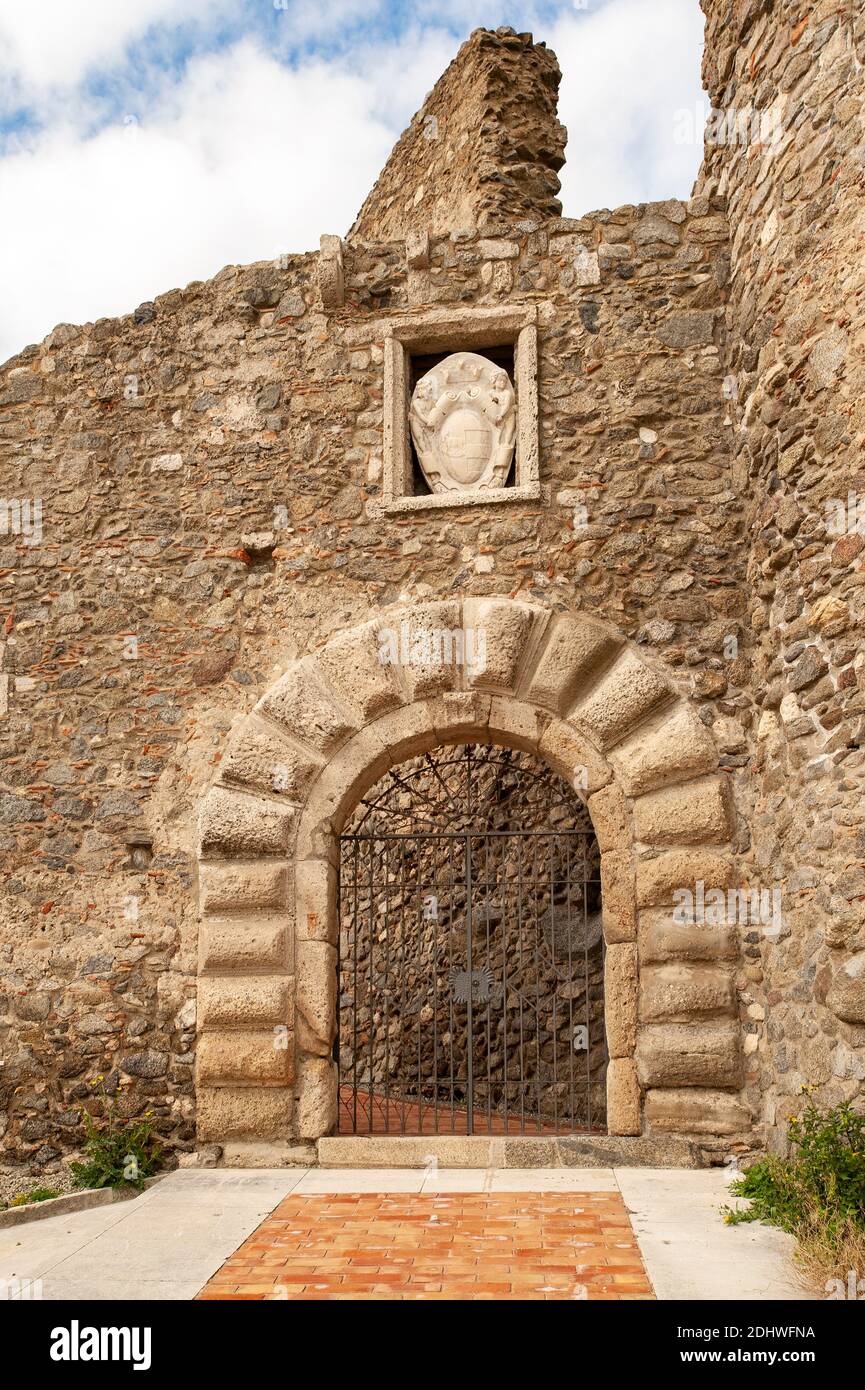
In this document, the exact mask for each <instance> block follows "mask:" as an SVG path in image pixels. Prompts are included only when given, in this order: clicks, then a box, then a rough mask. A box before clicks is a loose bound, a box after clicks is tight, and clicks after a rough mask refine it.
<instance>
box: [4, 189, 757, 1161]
mask: <svg viewBox="0 0 865 1390" xmlns="http://www.w3.org/2000/svg"><path fill="white" fill-rule="evenodd" d="M720 206H721V205H720V204H719V203H718V202H717V200H712V199H710V198H707V197H701V198H697V199H695V200H694V201H693V202H692V203H691V204H683V203H678V202H673V201H671V202H668V203H663V204H657V205H650V206H639V207H626V208H623V209H619V210H618V211H616V212H602V213H598V214H595V215H593V216H591V217H586V218H584V219H581V220H562V219H554V220H552V221H547V222H545V223H543V224H531V223H528V222H526V223H521V224H520V225H518V226H509V227H506V228H498V229H496V228H492V229H490V228H486V229H484V230H483V231H482V232H481V233H478V232H474V231H472V230H470V229H464V230H463V229H456V230H454V231H453V232H452V233H451V234H450V235H448V236H440V237H437V238H433V240H432V241H431V243H430V248H429V264H428V265H424V264H418V260H417V257H413V261H414V263H413V264H411V265H410V264H409V263H408V260H407V254H406V247H405V245H404V243H402V242H389V243H383V244H375V243H368V242H355V243H353V244H349V245H347V247H346V251H345V263H346V291H345V303H344V305H343V306H342V307H340V308H337V309H328V310H325V309H324V308H323V306H322V300H321V294H320V289H319V285H318V275H317V272H318V263H319V257H318V256H316V255H307V256H297V257H288V258H286V259H285V260H284V261H282V262H280V263H279V264H278V265H272V264H260V265H255V266H251V267H246V268H243V269H239V268H236V267H228V268H226V269H225V270H224V271H223V272H221V273H220V275H218V276H217V277H216V278H215V279H214V280H213V281H211V282H208V283H207V284H202V283H195V284H193V285H190V286H188V287H187V288H186V289H185V290H176V291H172V292H171V293H169V294H167V295H163V296H161V297H160V298H159V299H157V300H155V301H154V302H153V303H152V304H145V305H142V306H140V307H139V309H137V310H136V311H135V313H134V314H132V315H129V316H127V317H125V318H122V319H117V320H104V321H100V322H98V323H95V324H90V325H85V326H83V327H81V328H76V327H71V326H69V325H62V326H60V327H59V328H57V329H55V331H54V332H53V333H52V334H51V335H49V337H48V339H46V341H45V342H44V343H42V344H40V345H37V346H34V347H30V348H27V349H26V350H25V351H24V352H23V353H21V354H20V355H19V356H18V357H16V358H13V359H12V360H11V361H10V362H8V363H6V364H5V366H4V367H3V368H2V370H0V460H2V479H3V483H2V490H3V492H4V493H5V494H6V495H8V496H12V497H15V496H21V497H34V496H36V497H39V498H41V500H42V509H43V523H42V524H43V536H42V540H41V544H39V545H34V546H28V545H26V544H24V543H23V539H22V538H21V537H20V536H18V537H16V536H7V537H6V538H5V539H4V541H3V544H2V548H0V580H2V584H3V608H2V614H3V621H4V623H5V628H4V638H5V643H4V656H3V667H2V671H3V673H4V675H5V676H6V677H7V678H8V680H6V681H4V685H8V692H9V705H8V713H7V714H6V715H5V717H4V718H3V720H2V723H0V750H2V757H3V771H2V778H3V783H2V792H0V828H2V842H0V847H2V853H3V871H2V886H3V895H4V896H3V907H2V945H0V951H2V968H3V975H2V988H0V996H2V1001H0V1002H2V1009H3V1013H2V1019H3V1023H2V1049H3V1060H4V1067H3V1071H2V1081H0V1085H2V1088H3V1102H4V1107H5V1111H4V1116H5V1117H4V1119H3V1120H2V1124H3V1125H4V1126H5V1133H4V1137H3V1140H2V1143H3V1152H5V1153H6V1154H7V1155H11V1156H13V1157H15V1158H17V1159H28V1160H33V1161H36V1162H46V1161H50V1160H51V1159H52V1158H53V1157H54V1155H56V1154H57V1153H58V1152H59V1151H61V1150H62V1149H64V1148H66V1147H69V1146H72V1147H74V1146H76V1145H78V1144H80V1142H81V1139H82V1135H83V1130H82V1123H81V1114H82V1109H83V1107H85V1106H89V1105H92V1100H91V1099H90V1090H89V1082H90V1080H91V1078H92V1077H93V1076H95V1075H98V1074H104V1075H106V1076H107V1077H108V1082H107V1084H108V1085H109V1087H112V1086H114V1084H115V1083H116V1081H117V1079H118V1078H120V1079H122V1080H123V1082H124V1091H123V1099H122V1108H123V1109H125V1110H126V1111H128V1112H133V1111H135V1110H137V1109H140V1108H141V1107H142V1106H143V1105H144V1104H150V1105H152V1106H153V1107H154V1108H155V1110H156V1113H157V1116H158V1120H159V1125H160V1128H161V1129H162V1130H163V1132H164V1133H165V1134H166V1136H167V1137H168V1138H169V1140H170V1141H171V1142H172V1143H174V1144H177V1145H178V1146H179V1147H181V1148H184V1147H185V1148H189V1147H191V1146H192V1145H193V1143H194V1129H193V1119H194V1087H193V1080H192V1065H193V1058H194V1046H195V1008H196V1001H195V993H196V932H197V928H196V908H195V897H196V893H195V869H194V844H195V837H196V825H195V819H196V817H195V811H196V807H197V804H198V802H199V799H200V797H201V794H202V792H203V790H204V788H205V787H206V785H207V784H208V783H209V781H210V780H211V779H212V778H213V776H214V773H215V771H216V769H217V768H218V764H219V760H220V757H221V752H222V749H223V748H224V746H225V743H226V739H227V735H228V734H229V732H230V729H231V728H232V726H233V725H234V724H236V722H237V721H238V720H239V719H240V718H242V716H243V715H244V714H245V712H246V711H247V710H249V709H250V708H251V706H252V705H253V704H254V703H255V701H256V699H257V698H258V697H259V696H260V695H261V694H262V692H263V691H264V690H265V689H266V688H267V686H268V684H269V683H270V682H271V681H272V679H273V677H274V675H275V674H276V673H277V672H279V671H281V670H283V669H284V668H285V665H286V663H287V662H288V661H289V660H291V659H292V658H294V657H296V656H297V655H300V654H302V653H303V652H305V651H308V650H313V649H315V647H316V645H317V644H319V643H320V642H321V641H322V640H323V639H325V638H326V637H328V636H329V635H330V634H332V633H333V632H334V631H337V630H339V629H341V628H343V627H346V626H349V625H351V624H352V623H354V622H356V621H358V620H359V619H360V618H363V617H366V616H367V615H368V613H369V612H370V611H374V610H375V609H377V608H378V607H380V606H381V605H384V604H386V603H388V602H390V601H392V600H393V599H395V598H396V597H398V596H399V595H401V594H405V595H406V596H408V598H409V599H412V598H414V599H417V600H420V599H422V598H428V597H429V596H431V595H441V596H448V595H451V594H455V595H461V596H464V595H471V594H474V595H483V594H485V593H491V592H503V591H505V592H508V591H509V592H511V593H514V594H519V595H521V596H527V597H531V598H533V599H535V600H540V601H541V602H542V603H543V604H546V605H549V606H550V607H551V608H553V609H558V610H563V611H564V610H567V611H577V610H580V611H583V612H586V613H591V614H595V615H598V616H602V617H604V618H606V619H608V620H609V621H610V622H612V623H613V624H614V626H615V627H616V628H617V630H619V631H621V632H622V633H623V634H625V635H628V636H631V637H633V638H635V639H636V640H637V642H638V643H640V644H642V645H643V646H644V647H645V649H646V651H648V652H653V653H656V654H658V655H660V656H663V658H664V660H665V661H666V663H667V664H668V665H669V666H670V667H671V668H672V670H673V672H674V677H675V679H676V680H677V682H678V685H679V687H680V689H681V692H682V693H683V694H686V695H688V696H690V697H692V698H693V699H694V700H695V701H696V703H697V705H698V707H699V709H700V711H701V716H702V718H703V719H704V720H705V722H706V724H707V725H708V726H710V727H711V728H712V730H713V732H714V734H715V736H716V738H717V739H718V743H719V747H720V750H721V761H722V765H724V766H728V767H730V768H731V769H733V770H734V771H735V770H736V769H737V768H738V767H739V766H740V765H741V764H743V763H744V761H745V753H744V737H745V736H744V732H743V727H744V725H745V724H746V723H747V719H748V712H747V711H748V701H747V697H746V694H745V687H746V684H747V650H746V646H745V644H744V643H743V642H742V641H741V640H740V643H739V647H738V650H732V651H731V649H729V648H728V647H725V639H727V638H728V637H729V636H730V635H731V634H738V636H739V638H740V639H741V619H742V612H743V610H742V589H741V583H740V576H741V572H742V540H741V504H740V501H739V499H738V498H737V497H736V496H735V494H734V492H733V491H732V489H731V486H730V477H729V469H728V463H727V453H726V450H727V441H728V426H727V425H726V423H725V414H726V408H727V405H726V401H725V400H724V398H723V394H722V390H721V382H722V378H723V374H724V364H723V357H722V348H723V333H724V327H723V294H724V290H723V286H724V283H725V277H726V259H725V258H726V226H725V222H724V218H723V215H722V212H721V210H720ZM421 260H423V257H421ZM518 302H519V303H531V304H536V305H537V309H538V332H539V378H540V380H539V394H540V470H541V479H542V484H543V490H542V497H541V500H540V502H539V503H538V504H537V505H534V504H533V505H528V504H519V505H517V504H510V505H503V506H500V507H496V508H492V507H486V506H477V507H471V508H466V509H465V510H455V511H449V512H446V513H438V514H436V513H434V512H433V513H426V514H420V513H416V514H413V515H406V516H404V517H399V516H396V517H395V516H390V515H387V516H386V515H385V514H384V513H383V511H382V508H381V505H380V497H381V460H382V386H383V367H382V346H383V334H384V326H385V324H386V323H387V322H388V320H389V319H390V318H392V317H393V316H394V315H399V314H404V313H405V312H407V311H409V310H411V311H413V312H414V311H421V310H423V309H425V308H426V307H430V306H432V307H441V306H445V305H448V304H450V305H455V306H458V307H459V308H460V310H461V311H467V310H469V309H470V308H471V307H472V306H473V305H486V306H489V305H496V304H504V303H518ZM580 506H585V508H586V512H585V514H582V513H580V512H579V511H578V508H579V507H580ZM583 519H585V521H586V524H585V525H582V524H581V523H582V521H583ZM575 520H576V525H575ZM141 833H145V834H146V835H149V836H150V837H151V839H152V858H150V859H149V862H148V856H147V852H146V851H141V850H140V849H139V850H138V851H137V852H136V853H135V857H134V858H133V852H132V851H131V850H130V848H129V846H130V844H131V843H132V842H133V841H134V839H135V837H136V835H140V834H141ZM745 1006H746V1005H745ZM745 1006H743V1007H745Z"/></svg>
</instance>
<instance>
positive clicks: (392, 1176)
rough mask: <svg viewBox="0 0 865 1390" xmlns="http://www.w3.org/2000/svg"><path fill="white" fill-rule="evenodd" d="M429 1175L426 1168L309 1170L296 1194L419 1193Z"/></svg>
mask: <svg viewBox="0 0 865 1390" xmlns="http://www.w3.org/2000/svg"><path fill="white" fill-rule="evenodd" d="M428 1176H429V1174H428V1172H427V1171H426V1170H425V1169H423V1168H310V1169H309V1170H308V1172H306V1173H305V1174H304V1176H303V1177H302V1178H301V1180H300V1182H299V1183H298V1184H297V1187H296V1188H295V1189H294V1191H295V1192H296V1194H297V1195H298V1196H302V1195H303V1194H304V1193H325V1192H420V1190H421V1188H422V1187H423V1184H424V1182H425V1180H426V1178H427V1177H428Z"/></svg>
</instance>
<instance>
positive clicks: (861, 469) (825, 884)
mask: <svg viewBox="0 0 865 1390" xmlns="http://www.w3.org/2000/svg"><path fill="white" fill-rule="evenodd" d="M703 9H704V11H705V12H706V17H707V33H706V40H707V42H706V51H705V61H704V69H703V76H704V83H705V86H706V88H707V90H708V93H709V96H710V99H711V103H712V106H713V107H715V108H717V109H718V110H719V111H720V113H721V117H722V119H721V120H720V121H716V125H715V130H714V131H713V133H712V134H711V137H710V141H709V143H708V144H707V147H706V161H705V165H704V169H703V172H702V174H701V178H700V180H699V182H698V186H697V193H698V195H699V196H703V195H705V196H709V197H712V198H724V199H725V200H726V202H727V205H728V209H729V220H730V232H731V254H732V269H731V276H730V286H729V304H728V310H727V326H728V334H729V366H728V372H729V383H728V395H729V396H730V400H731V414H732V417H733V421H734V429H733V432H732V435H731V440H732V445H733V450H734V477H735V487H736V492H737V494H738V495H739V496H740V497H741V498H742V499H743V501H744V502H745V504H746V514H745V524H746V527H747V531H748V534H749V537H750V555H749V562H748V590H747V592H748V629H749V634H750V635H749V639H748V640H749V643H750V644H752V646H753V651H754V668H753V702H754V707H755V717H754V721H753V723H752V731H753V733H754V735H755V737H753V739H749V751H750V754H751V757H752V760H753V779H752V797H753V800H752V802H751V804H750V806H749V820H750V822H751V825H752V854H751V859H750V865H751V868H750V873H751V876H752V882H754V883H759V884H760V885H763V886H765V887H767V888H772V889H775V888H777V889H779V890H780V892H781V895H782V905H783V919H784V925H783V928H782V930H781V932H780V934H779V933H768V934H767V933H766V932H765V931H763V930H761V929H760V928H759V927H758V928H756V929H755V930H754V932H753V933H752V935H751V938H750V939H749V941H748V944H747V946H746V954H747V956H748V957H749V963H748V968H747V973H748V976H749V981H750V989H751V993H752V996H753V997H752V1000H751V1002H750V1004H749V1006H748V1010H747V1012H748V1015H749V1017H750V1019H751V1020H752V1022H751V1023H750V1025H749V1026H750V1027H751V1028H752V1029H753V1033H752V1036H751V1038H750V1039H749V1040H748V1043H747V1046H748V1047H749V1049H753V1051H751V1057H750V1067H749V1075H750V1079H751V1082H752V1084H753V1087H754V1096H755V1099H759V1100H760V1111H761V1114H762V1116H763V1118H764V1120H765V1122H766V1124H767V1127H768V1130H769V1134H770V1138H771V1142H772V1143H773V1144H776V1145H779V1144H781V1142H782V1138H783V1134H784V1132H785V1130H786V1119H787V1117H788V1116H789V1114H790V1113H791V1112H795V1111H796V1110H797V1109H798V1107H799V1104H800V1096H799V1091H800V1086H801V1085H802V1084H803V1083H808V1084H816V1085H817V1086H818V1087H819V1088H820V1095H821V1097H822V1099H823V1100H825V1101H827V1102H828V1101H837V1100H840V1099H842V1098H847V1097H850V1096H853V1095H856V1094H857V1093H861V1089H862V1082H863V1080H865V862H863V861H865V799H863V782H865V775H863V774H865V751H863V746H862V738H863V731H865V653H863V650H862V630H863V623H865V596H863V593H865V591H863V582H865V560H863V555H865V501H863V499H865V466H863V454H862V448H863V443H865V353H863V348H865V313H863V276H862V263H863V227H865V219H863V213H865V126H863V117H862V112H863V62H865V13H863V11H862V8H861V6H860V5H857V4H838V3H837V0H817V3H815V4H812V5H809V6H802V5H801V4H798V3H795V0H738V3H736V4H735V5H733V6H732V8H731V6H730V5H729V4H726V3H724V4H722V3H720V0H718V3H715V0H703ZM754 112H756V113H757V114H756V116H755V115H754ZM719 127H720V129H719ZM833 499H836V500H834V501H833ZM832 522H834V523H835V524H830V523H832Z"/></svg>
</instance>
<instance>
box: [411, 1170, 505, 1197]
mask: <svg viewBox="0 0 865 1390" xmlns="http://www.w3.org/2000/svg"><path fill="white" fill-rule="evenodd" d="M489 1172H490V1170H489V1169H488V1168H487V1169H484V1168H440V1169H439V1170H438V1172H437V1173H429V1174H428V1176H427V1177H425V1178H424V1181H423V1187H422V1188H421V1191H422V1192H486V1191H488V1187H489Z"/></svg>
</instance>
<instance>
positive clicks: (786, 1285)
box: [615, 1168, 810, 1301]
mask: <svg viewBox="0 0 865 1390" xmlns="http://www.w3.org/2000/svg"><path fill="white" fill-rule="evenodd" d="M615 1176H616V1180H617V1182H618V1184H619V1189H620V1191H621V1193H622V1196H623V1197H624V1200H625V1206H626V1207H627V1209H628V1211H629V1213H630V1215H631V1223H632V1225H633V1228H634V1233H635V1235H636V1237H637V1243H638V1245H639V1247H640V1253H641V1254H642V1256H643V1260H644V1263H645V1266H646V1270H647V1271H648V1275H649V1278H650V1279H651V1281H652V1285H653V1287H654V1289H655V1293H656V1295H657V1297H658V1298H661V1299H674V1298H682V1299H697V1300H699V1299H714V1298H719V1299H731V1300H739V1299H744V1300H748V1301H751V1300H765V1299H785V1300H786V1299H791V1300H802V1299H808V1298H809V1297H810V1295H809V1294H808V1293H807V1291H805V1290H804V1289H803V1288H802V1286H801V1285H800V1284H799V1282H798V1280H797V1278H796V1275H795V1271H794V1268H793V1264H792V1253H793V1250H794V1248H795V1242H794V1241H793V1239H792V1237H791V1236H788V1235H785V1234H784V1232H783V1231H778V1230H776V1229H774V1227H771V1226H763V1225H760V1224H759V1223H756V1222H755V1223H754V1224H753V1225H742V1226H727V1225H725V1224H724V1221H723V1218H722V1216H721V1208H722V1207H723V1206H724V1205H726V1204H731V1205H736V1203H735V1201H734V1200H733V1199H731V1198H730V1193H729V1182H730V1178H731V1174H730V1173H729V1172H727V1171H726V1170H725V1169H721V1168H709V1169H702V1170H698V1171H696V1172H694V1171H688V1172H683V1171H682V1170H680V1169H661V1170H658V1169H652V1170H650V1169H637V1168H618V1169H616V1170H615Z"/></svg>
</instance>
